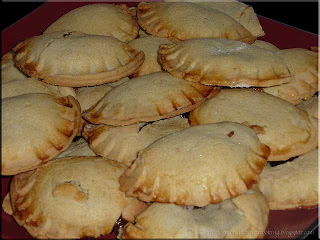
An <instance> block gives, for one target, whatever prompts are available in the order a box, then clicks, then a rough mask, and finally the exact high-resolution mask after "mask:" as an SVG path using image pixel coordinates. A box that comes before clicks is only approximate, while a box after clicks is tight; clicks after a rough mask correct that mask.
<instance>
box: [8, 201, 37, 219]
mask: <svg viewBox="0 0 320 240" xmlns="http://www.w3.org/2000/svg"><path fill="white" fill-rule="evenodd" d="M24 204H25V202H24V201H23V202H21V203H15V204H14V205H15V208H14V213H13V216H15V217H16V218H18V219H20V220H22V221H23V220H26V219H27V218H28V217H29V216H30V215H32V214H33V213H34V208H32V207H25V208H23V207H22V206H23V205H24Z"/></svg>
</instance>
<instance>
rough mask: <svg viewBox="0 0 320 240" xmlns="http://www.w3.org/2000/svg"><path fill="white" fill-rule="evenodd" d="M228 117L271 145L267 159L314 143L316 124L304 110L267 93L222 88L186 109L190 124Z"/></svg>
mask: <svg viewBox="0 0 320 240" xmlns="http://www.w3.org/2000/svg"><path fill="white" fill-rule="evenodd" d="M224 121H232V122H238V123H243V124H246V125H247V126H250V127H251V128H253V129H254V130H255V131H256V132H257V134H258V137H259V139H260V141H261V142H262V143H263V144H266V145H267V146H268V147H270V149H271V154H270V156H269V158H268V161H283V160H288V159H289V158H291V157H295V156H299V155H301V154H304V153H306V152H309V151H311V150H312V149H314V148H315V147H317V145H318V124H317V122H316V119H314V118H312V117H309V116H308V114H307V113H306V112H305V111H302V110H300V109H298V108H297V107H296V106H294V105H293V104H291V103H289V102H287V101H285V100H283V99H281V98H278V97H275V96H272V95H270V94H267V93H263V92H259V91H254V90H251V89H222V90H221V92H220V93H219V94H218V95H217V96H215V97H214V98H212V99H210V100H208V101H206V102H205V103H204V104H202V105H201V106H200V107H199V108H197V109H195V110H194V111H192V112H191V113H190V116H189V122H190V123H191V125H193V126H194V125H198V124H207V123H217V122H224Z"/></svg>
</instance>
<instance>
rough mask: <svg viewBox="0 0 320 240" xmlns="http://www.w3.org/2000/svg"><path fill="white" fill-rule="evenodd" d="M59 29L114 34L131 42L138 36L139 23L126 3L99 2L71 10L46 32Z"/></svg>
mask: <svg viewBox="0 0 320 240" xmlns="http://www.w3.org/2000/svg"><path fill="white" fill-rule="evenodd" d="M57 31H78V32H83V33H87V34H94V35H96V34H97V35H104V36H112V37H115V38H117V39H119V40H120V41H122V42H129V41H131V40H132V39H135V38H136V37H137V36H138V31H139V25H138V24H137V22H136V20H135V19H134V18H133V15H132V14H131V11H130V9H129V8H128V7H127V6H126V5H124V4H121V5H115V4H105V3H99V4H88V5H85V6H82V7H79V8H75V9H73V10H71V11H70V12H68V13H66V14H65V15H63V16H62V17H60V18H59V19H57V20H56V21H55V22H54V23H52V24H51V25H50V26H49V27H48V28H47V29H46V30H45V31H44V33H52V32H57Z"/></svg>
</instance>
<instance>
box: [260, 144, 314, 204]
mask: <svg viewBox="0 0 320 240" xmlns="http://www.w3.org/2000/svg"><path fill="white" fill-rule="evenodd" d="M260 177H261V181H260V182H259V185H258V187H259V189H260V191H261V192H262V193H263V195H264V196H265V197H266V198H267V200H268V203H269V206H270V209H271V210H284V209H295V208H301V207H303V208H308V207H313V206H316V205H318V186H319V185H318V177H319V173H318V149H314V150H312V151H311V152H308V153H306V154H304V155H302V156H299V157H298V158H296V159H294V160H293V161H290V162H286V163H284V164H281V165H278V166H275V167H271V166H266V167H265V168H264V169H263V171H262V173H261V174H260Z"/></svg>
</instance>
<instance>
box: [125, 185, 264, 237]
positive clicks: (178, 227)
mask: <svg viewBox="0 0 320 240" xmlns="http://www.w3.org/2000/svg"><path fill="white" fill-rule="evenodd" d="M268 216H269V206H268V203H267V201H266V199H265V197H264V196H263V195H262V194H261V193H260V192H258V191H256V190H253V189H252V190H249V191H248V192H247V193H244V194H241V195H240V196H238V197H235V198H231V199H228V200H225V201H223V202H221V203H218V204H209V205H207V206H205V207H202V208H194V207H192V206H190V207H184V206H178V205H175V204H161V203H152V204H151V205H150V206H149V207H148V208H147V209H146V210H145V211H143V212H142V213H140V214H139V215H138V216H137V219H136V221H135V223H128V224H127V225H126V226H125V227H124V230H123V235H122V237H123V238H124V239H142V238H143V239H153V238H156V239H172V238H178V239H191V238H192V239H207V238H209V239H225V238H227V239H251V238H252V239H256V238H263V236H264V234H263V233H264V231H265V230H266V228H267V225H268Z"/></svg>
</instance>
